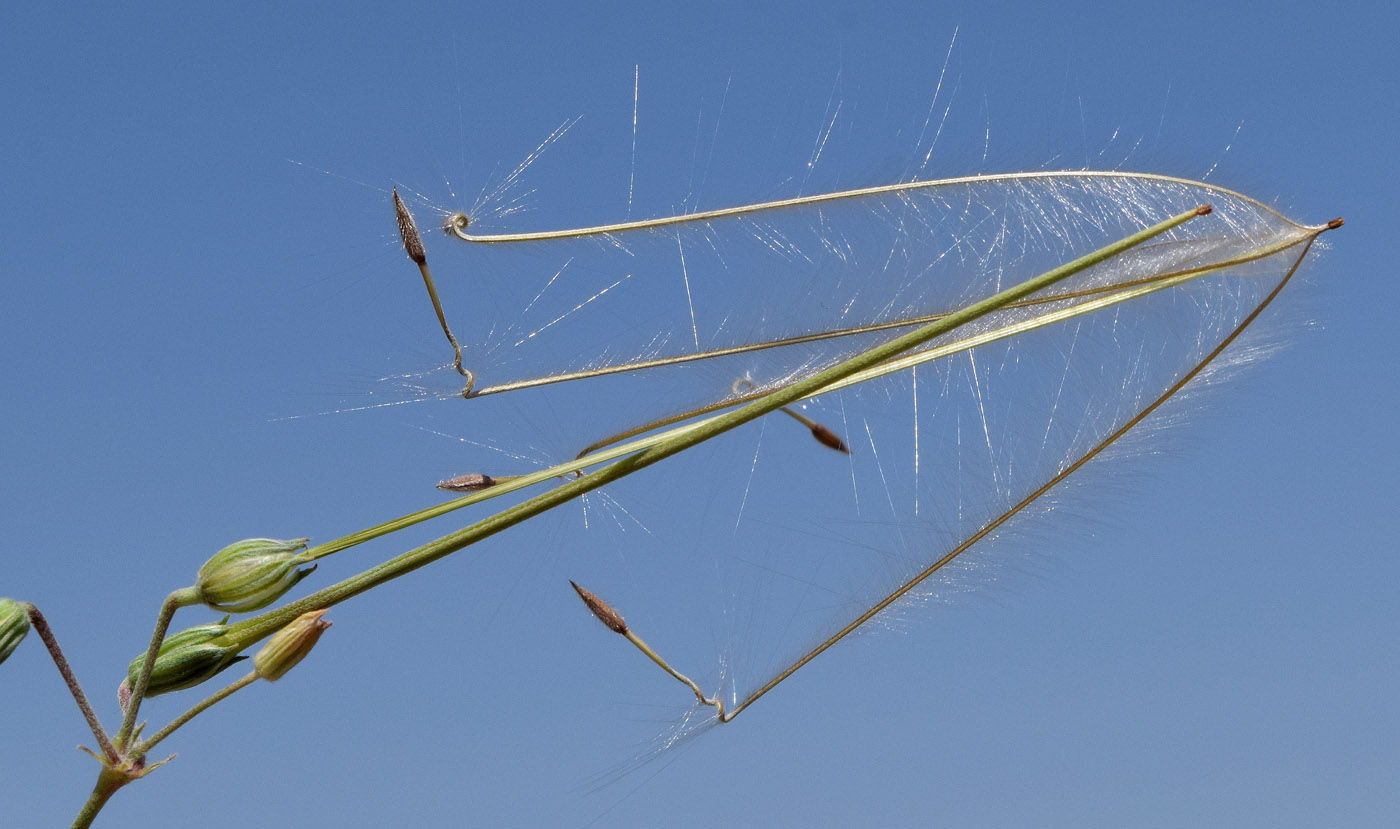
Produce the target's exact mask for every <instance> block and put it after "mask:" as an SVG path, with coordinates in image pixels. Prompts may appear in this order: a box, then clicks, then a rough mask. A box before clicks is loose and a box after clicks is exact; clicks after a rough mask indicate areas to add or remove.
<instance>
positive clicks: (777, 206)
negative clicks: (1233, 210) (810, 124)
mask: <svg viewBox="0 0 1400 829" xmlns="http://www.w3.org/2000/svg"><path fill="white" fill-rule="evenodd" d="M1042 178H1061V179H1066V178H1084V179H1090V178H1098V179H1111V178H1132V179H1136V180H1148V181H1159V182H1162V183H1164V184H1185V185H1189V186H1191V187H1195V188H1202V189H1205V190H1209V191H1212V192H1215V193H1220V194H1222V195H1226V196H1231V197H1233V198H1237V199H1241V200H1243V201H1246V202H1248V203H1249V204H1252V205H1254V206H1255V207H1258V208H1260V209H1262V210H1265V211H1267V212H1269V213H1272V214H1273V215H1275V216H1277V217H1278V218H1280V219H1283V220H1284V221H1286V222H1289V223H1290V224H1293V222H1292V220H1291V219H1289V218H1288V217H1287V216H1284V215H1283V214H1281V213H1279V212H1278V211H1277V210H1274V209H1273V208H1272V207H1269V206H1268V205H1266V204H1264V203H1263V202H1260V201H1257V200H1255V199H1252V198H1250V197H1249V196H1246V195H1244V194H1243V193H1237V192H1235V191H1234V190H1229V189H1226V188H1224V187H1217V186H1215V185H1214V184H1205V183H1204V182H1199V181H1192V180H1190V179H1184V178H1178V177H1177V176H1166V175H1160V174H1156V173H1126V172H1122V171H1118V170H1036V171H1032V172H1022V173H1003V174H1000V175H978V176H958V177H955V178H943V179H933V180H930V181H906V182H901V183H899V184H882V185H879V186H877V187H860V188H856V189H853V190H839V191H836V192H834V193H818V194H814V195H811V196H797V197H794V198H790V199H778V200H776V201H767V202H759V203H757V204H745V205H738V206H736V207H724V208H720V209H718V210H702V211H698V212H695V213H684V214H681V215H678V216H663V217H659V218H655V219H636V220H632V221H627V222H616V223H614V224H606V225H594V226H592V227H576V228H570V229H568V230H540V231H533V232H530V233H491V234H475V233H468V232H467V227H468V226H469V225H470V223H471V220H470V218H469V217H468V216H466V215H465V214H463V213H457V214H455V215H453V216H451V217H449V218H448V220H447V223H446V224H445V225H443V228H444V229H445V230H447V231H448V232H449V233H451V234H452V235H454V236H456V237H457V238H458V239H461V240H462V241H464V242H483V243H501V242H540V241H546V240H550V239H573V238H578V237H580V236H599V235H605V234H610V233H627V232H630V231H636V230H655V229H656V228H659V227H672V226H675V225H682V224H690V223H694V222H708V221H712V220H714V219H725V218H731V217H734V216H748V215H750V214H753V213H763V212H770V211H776V210H784V209H787V208H792V207H803V206H807V205H813V204H824V203H826V202H834V201H842V200H845V199H854V198H862V197H867V196H883V195H892V194H897V193H909V192H915V191H919V190H928V189H933V188H937V187H956V186H959V185H964V184H989V183H992V182H1000V181H1030V180H1033V179H1042Z"/></svg>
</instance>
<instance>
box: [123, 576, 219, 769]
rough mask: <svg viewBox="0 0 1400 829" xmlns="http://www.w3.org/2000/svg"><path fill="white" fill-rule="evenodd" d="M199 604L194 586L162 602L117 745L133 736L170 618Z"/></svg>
mask: <svg viewBox="0 0 1400 829" xmlns="http://www.w3.org/2000/svg"><path fill="white" fill-rule="evenodd" d="M194 604H199V596H198V594H197V593H196V592H195V589H194V588H193V587H183V588H181V589H179V590H176V591H175V592H173V593H171V594H170V595H169V596H166V597H165V601H164V602H162V603H161V606H160V614H159V615H157V616H156V629H155V631H154V632H153V633H152V634H151V643H150V645H148V646H147V647H146V658H145V659H143V660H142V661H141V672H140V673H139V674H138V675H137V677H136V685H135V687H133V688H132V689H131V699H130V700H129V701H128V702H127V707H126V714H125V716H123V717H122V727H121V730H119V731H118V732H117V737H116V743H117V745H121V746H125V745H126V742H127V740H128V739H130V738H131V730H132V729H133V728H135V727H136V715H137V713H138V712H139V711H140V710H141V700H142V699H144V698H145V696H146V688H147V687H148V686H149V685H150V683H151V671H153V670H154V669H155V666H156V655H157V654H159V653H160V644H161V643H162V642H164V641H165V632H166V631H167V630H169V629H170V619H171V617H173V616H174V615H175V611H177V610H179V609H180V608H182V607H189V606H190V605H194Z"/></svg>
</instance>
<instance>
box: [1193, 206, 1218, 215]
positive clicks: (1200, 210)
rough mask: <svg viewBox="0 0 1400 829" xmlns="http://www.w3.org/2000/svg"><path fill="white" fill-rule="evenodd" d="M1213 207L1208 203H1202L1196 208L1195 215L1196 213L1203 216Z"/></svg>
mask: <svg viewBox="0 0 1400 829" xmlns="http://www.w3.org/2000/svg"><path fill="white" fill-rule="evenodd" d="M1214 209H1215V208H1214V207H1211V206H1210V205H1208V204H1203V205H1201V206H1200V207H1198V208H1196V215H1197V216H1205V215H1206V214H1208V213H1210V212H1211V211H1212V210H1214Z"/></svg>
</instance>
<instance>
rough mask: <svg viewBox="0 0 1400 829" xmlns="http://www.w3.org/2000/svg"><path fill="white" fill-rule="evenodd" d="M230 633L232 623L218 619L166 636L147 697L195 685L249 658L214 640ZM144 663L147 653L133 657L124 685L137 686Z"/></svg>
mask: <svg viewBox="0 0 1400 829" xmlns="http://www.w3.org/2000/svg"><path fill="white" fill-rule="evenodd" d="M226 618H227V617H226ZM227 632H228V625H226V624H224V623H223V622H215V623H214V624H209V625H198V626H196V627H192V628H188V629H186V630H182V631H180V632H179V633H177V634H175V635H173V636H168V637H166V639H165V641H164V642H162V643H161V645H160V652H159V653H157V654H156V664H155V668H154V669H152V671H151V681H150V684H149V685H147V686H146V696H148V697H154V696H156V695H158V694H165V693H169V692H171V691H179V690H182V689H184V688H191V687H194V686H195V685H198V684H199V683H201V682H203V681H205V680H206V679H209V678H210V677H212V676H214V675H215V674H217V673H219V672H220V671H222V670H223V669H224V668H227V667H228V666H230V665H232V664H233V663H235V662H238V661H239V660H242V659H247V657H246V656H239V655H238V648H235V647H229V646H227V645H218V644H215V643H214V642H213V641H212V640H214V639H218V638H219V637H220V636H223V635H224V634H225V633H227ZM143 662H145V654H142V655H141V656H138V657H136V658H135V659H133V660H131V664H130V665H128V666H127V669H126V682H125V683H124V684H125V685H126V687H127V688H128V689H131V688H135V686H136V679H137V677H138V676H139V675H140V673H141V665H142V663H143Z"/></svg>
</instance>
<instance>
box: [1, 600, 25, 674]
mask: <svg viewBox="0 0 1400 829" xmlns="http://www.w3.org/2000/svg"><path fill="white" fill-rule="evenodd" d="M28 633H29V605H28V604H26V603H25V602H19V601H15V600H14V599H4V598H0V663H3V662H4V661H5V660H6V659H9V658H10V654H12V653H14V652H15V648H17V647H19V643H20V642H23V641H24V637H25V636H26V635H28Z"/></svg>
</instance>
